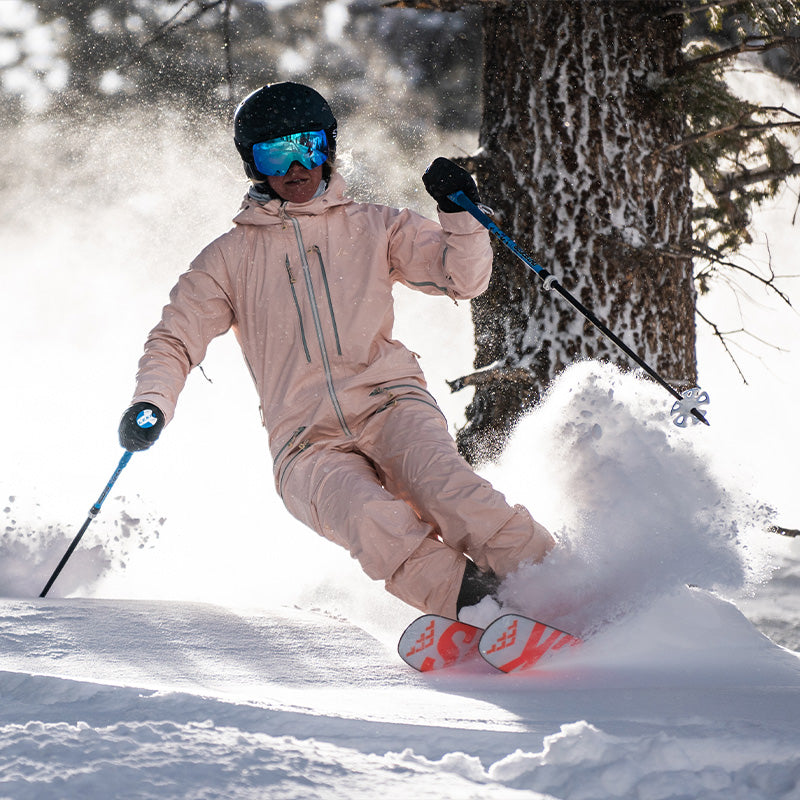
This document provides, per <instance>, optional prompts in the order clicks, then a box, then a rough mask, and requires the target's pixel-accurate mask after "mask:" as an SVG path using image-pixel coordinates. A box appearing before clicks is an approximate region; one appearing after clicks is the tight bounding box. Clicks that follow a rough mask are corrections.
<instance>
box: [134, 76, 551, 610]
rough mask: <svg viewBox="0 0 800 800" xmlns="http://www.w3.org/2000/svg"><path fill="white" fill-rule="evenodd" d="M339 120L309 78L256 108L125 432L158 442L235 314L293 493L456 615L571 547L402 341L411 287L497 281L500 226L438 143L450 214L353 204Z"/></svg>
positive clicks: (432, 181) (436, 173)
mask: <svg viewBox="0 0 800 800" xmlns="http://www.w3.org/2000/svg"><path fill="white" fill-rule="evenodd" d="M336 133H337V123H336V118H335V117H334V115H333V113H332V111H331V108H330V107H329V105H328V103H327V102H326V101H325V99H324V98H323V97H322V96H321V95H320V94H318V93H317V92H316V91H315V90H314V89H312V88H310V87H308V86H304V85H301V84H297V83H288V82H287V83H276V84H271V85H267V86H264V87H262V88H260V89H258V90H257V91H255V92H253V93H252V94H250V95H249V96H248V97H246V98H245V99H244V100H243V101H242V103H241V104H240V105H239V107H238V108H237V110H236V113H235V116H234V143H235V145H236V147H237V149H238V151H239V153H240V155H241V157H242V161H243V163H244V170H245V173H246V174H247V176H248V178H249V179H250V181H251V187H250V189H249V191H248V193H247V195H246V196H245V198H244V201H243V203H242V206H241V208H240V211H239V212H238V214H237V215H236V217H235V218H234V227H233V228H232V229H231V230H229V231H228V232H227V233H225V234H223V235H222V236H220V237H219V238H218V239H216V240H215V241H213V242H212V243H211V244H209V245H208V246H207V247H206V248H205V249H204V250H203V251H202V252H201V253H200V254H199V255H198V256H197V258H196V259H195V260H194V261H193V262H192V263H191V265H190V268H189V270H188V271H187V272H185V273H184V274H183V275H181V276H180V278H179V280H178V282H177V284H176V286H175V287H174V288H173V290H172V292H171V294H170V302H169V304H168V305H167V306H165V308H164V310H163V315H162V318H161V321H160V322H159V323H158V325H157V326H156V327H155V328H154V329H153V330H152V331H151V332H150V334H149V337H148V339H147V341H146V344H145V349H144V355H143V356H142V358H141V360H140V362H139V370H138V373H137V380H136V390H135V394H134V397H133V400H132V404H131V406H130V407H129V408H128V409H127V410H126V412H125V413H124V414H123V417H122V420H121V422H120V426H119V438H120V443H121V444H122V446H123V447H124V448H125V449H126V450H129V451H136V450H143V449H146V448H148V447H150V446H151V445H152V444H153V443H154V442H155V441H156V439H157V438H158V436H159V434H160V433H161V431H162V429H163V428H164V426H165V425H166V424H167V423H169V421H170V420H171V418H172V417H173V414H174V411H175V406H176V403H177V399H178V395H179V393H180V391H181V390H182V388H183V386H184V383H185V380H186V377H187V375H188V373H189V371H190V370H191V369H192V368H193V367H195V366H196V365H198V364H199V363H200V362H201V361H202V360H203V358H204V355H205V352H206V348H207V346H208V344H209V343H210V341H211V340H212V339H213V338H214V337H216V336H219V335H221V334H223V333H225V332H226V331H228V330H229V329H231V328H232V329H233V330H234V332H235V334H236V336H237V338H238V341H239V344H240V346H241V349H242V352H243V354H244V358H245V361H246V362H247V365H248V367H249V369H250V372H251V374H252V377H253V380H254V382H255V385H256V389H257V391H258V394H259V397H260V400H261V414H262V421H263V423H264V425H265V427H266V428H267V430H268V434H269V442H270V449H271V453H272V456H273V458H274V474H275V486H276V488H277V491H278V493H279V494H280V497H281V498H282V500H283V502H284V504H285V505H286V508H287V509H288V510H289V511H290V513H291V514H293V515H294V516H295V517H296V518H297V519H299V520H301V521H302V522H303V523H305V524H306V525H307V526H309V527H311V528H312V529H314V530H315V531H316V532H317V533H319V534H321V535H322V536H324V537H326V538H327V539H329V540H331V541H333V542H335V543H336V544H339V545H341V546H343V547H345V548H347V550H349V551H350V553H351V555H352V556H353V557H354V558H356V559H358V561H359V562H360V564H361V566H362V568H363V570H364V571H365V572H366V574H367V575H368V576H369V577H370V578H372V579H374V580H381V581H384V582H385V586H386V589H387V590H388V591H389V592H391V593H392V594H394V595H396V596H397V597H399V598H401V599H402V600H404V601H405V602H407V603H409V604H410V605H412V606H414V607H416V608H418V609H420V610H422V611H424V612H430V613H437V614H442V615H444V616H449V617H457V615H458V613H459V612H460V611H461V610H462V608H464V607H466V606H471V605H474V604H475V603H477V602H479V601H480V600H481V599H482V598H483V597H485V596H487V595H490V596H491V595H494V594H495V592H496V590H497V588H498V586H499V583H500V580H501V579H502V578H503V577H504V576H505V575H507V574H509V573H510V572H512V571H513V570H515V569H516V568H517V567H518V566H519V565H520V564H521V563H523V562H526V561H530V562H539V561H541V560H542V559H543V558H544V556H545V555H546V554H547V552H548V551H549V550H550V549H551V548H552V546H553V544H554V540H553V537H552V536H551V535H550V533H549V532H548V531H547V530H546V529H545V528H544V527H543V526H542V525H540V524H538V523H537V522H535V521H534V520H533V518H532V517H531V515H530V514H529V512H528V511H527V510H526V509H525V508H524V507H522V506H519V505H518V506H515V507H511V506H510V505H509V504H508V503H507V502H506V500H505V498H504V497H503V495H502V494H501V493H500V492H498V491H496V490H495V489H494V488H493V487H492V486H491V485H490V484H489V483H488V482H487V481H486V480H484V479H483V478H481V477H479V476H478V475H476V474H475V473H474V472H473V470H472V469H471V467H470V466H469V465H468V464H467V462H466V461H464V459H462V458H461V456H460V455H459V453H458V451H457V449H456V446H455V442H454V441H453V439H452V438H451V436H450V435H449V433H448V430H447V422H446V420H445V419H444V416H443V414H442V412H441V411H440V409H439V408H438V406H437V404H436V401H435V400H434V398H433V396H432V395H431V394H430V393H429V392H428V390H427V389H426V383H425V379H424V376H423V374H422V371H421V369H420V367H419V366H418V364H417V360H416V357H415V355H414V354H413V353H411V352H410V351H409V350H407V349H406V348H405V347H404V346H403V345H402V344H401V343H400V342H398V341H395V340H393V339H392V338H391V335H392V324H393V319H394V315H393V303H392V283H393V282H395V281H399V282H400V283H402V284H404V285H406V286H409V287H411V288H413V289H418V290H419V291H422V292H425V293H427V294H431V295H440V296H441V295H446V296H449V297H452V298H454V299H468V298H472V297H475V296H477V295H478V294H480V293H481V292H483V291H485V289H486V287H487V285H488V281H489V277H490V274H491V264H492V251H491V248H490V245H489V237H488V234H487V233H486V231H485V229H483V228H482V227H481V226H480V225H479V224H478V223H476V222H475V221H474V220H473V219H472V218H471V217H470V215H469V214H467V213H464V212H463V211H461V209H460V208H459V207H458V206H457V205H456V204H454V203H453V202H452V201H451V200H449V199H448V197H447V195H448V194H450V193H452V192H455V191H458V190H463V191H464V192H465V193H466V195H467V196H468V197H470V199H472V200H473V201H474V202H476V203H477V202H478V201H479V198H478V190H477V187H476V185H475V182H474V181H473V179H472V177H471V176H470V175H469V174H468V173H467V172H466V171H465V170H463V169H461V168H460V167H458V166H457V165H456V164H454V163H453V162H451V161H448V160H447V159H444V158H437V159H436V160H435V161H434V162H433V163H432V164H431V165H430V166H429V168H428V169H427V171H426V172H425V174H424V176H423V182H424V185H425V188H426V189H427V191H428V192H429V193H430V195H431V196H432V197H433V198H434V199H435V200H436V201H437V203H438V209H439V223H438V224H437V223H435V222H433V221H431V220H429V219H426V218H425V217H422V216H420V215H418V214H416V213H414V212H412V211H409V210H407V209H404V210H398V209H394V208H390V207H387V206H382V205H377V204H372V203H358V202H355V201H354V200H352V199H350V198H349V197H347V196H346V195H345V190H346V186H345V182H344V179H343V178H342V177H341V175H340V174H338V173H337V171H336V166H335V161H336Z"/></svg>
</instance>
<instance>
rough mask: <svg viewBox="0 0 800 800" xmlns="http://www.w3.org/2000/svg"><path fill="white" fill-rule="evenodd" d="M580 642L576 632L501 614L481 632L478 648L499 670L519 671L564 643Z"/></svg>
mask: <svg viewBox="0 0 800 800" xmlns="http://www.w3.org/2000/svg"><path fill="white" fill-rule="evenodd" d="M579 644H581V640H580V639H579V638H578V637H577V636H572V634H569V633H566V632H565V631H562V630H559V629H558V628H553V627H551V626H550V625H545V624H544V623H543V622H538V621H537V620H535V619H529V618H528V617H523V616H521V615H519V614H504V615H503V616H502V617H498V618H497V619H496V620H495V621H494V622H492V623H491V624H490V625H489V626H488V627H487V628H486V630H485V631H484V632H483V634H482V635H481V638H480V642H479V645H478V649H479V651H480V654H481V655H482V656H483V658H484V659H485V660H486V661H488V662H489V663H490V664H491V665H492V666H493V667H496V668H497V669H499V670H500V671H501V672H522V671H524V670H527V669H531V668H532V667H535V666H537V665H538V664H539V663H541V661H542V660H546V659H547V658H549V657H550V656H551V655H552V654H553V653H555V652H557V651H558V650H561V649H562V648H564V647H575V646H577V645H579Z"/></svg>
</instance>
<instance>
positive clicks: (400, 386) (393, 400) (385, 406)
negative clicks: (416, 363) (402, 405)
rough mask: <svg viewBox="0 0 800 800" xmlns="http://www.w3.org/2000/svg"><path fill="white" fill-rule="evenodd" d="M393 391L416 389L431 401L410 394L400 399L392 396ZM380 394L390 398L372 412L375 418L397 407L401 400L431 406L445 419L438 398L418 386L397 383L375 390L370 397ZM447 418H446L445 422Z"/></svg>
mask: <svg viewBox="0 0 800 800" xmlns="http://www.w3.org/2000/svg"><path fill="white" fill-rule="evenodd" d="M392 389H414V390H416V391H418V392H424V393H425V394H426V395H428V397H430V398H431V399H430V400H426V399H425V398H424V397H414V396H413V395H410V394H404V395H401V396H400V397H395V396H394V395H393V394H392ZM379 394H386V395H388V396H389V399H388V400H387V401H386V403H384V404H383V405H382V406H381V407H380V408H378V409H376V410H375V411H373V412H372V416H373V417H374V416H375V415H376V414H380V413H381V412H383V411H386V410H387V409H389V408H391V407H392V406H396V405H397V404H398V403H399V402H400V401H401V400H415V401H416V402H417V403H425V405H426V406H430V407H431V408H435V409H436V410H437V411H438V412H439V413H440V414H441V415H442V416H443V417H444V411H442V409H441V408H439V404H438V403H437V402H436V398H435V397H434V396H433V395H432V394H431V393H430V392H429V391H428V390H427V389H423V388H422V387H421V386H417V385H416V384H413V383H396V384H394V385H393V386H379V387H378V388H377V389H373V390H372V391H371V392H370V393H369V396H370V397H374V396H375V395H379ZM446 419H447V417H445V420H446Z"/></svg>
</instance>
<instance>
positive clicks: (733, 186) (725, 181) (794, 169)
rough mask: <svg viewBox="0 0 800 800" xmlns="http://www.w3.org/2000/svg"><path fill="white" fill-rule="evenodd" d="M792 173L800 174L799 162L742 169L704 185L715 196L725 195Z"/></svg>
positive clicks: (791, 174) (778, 179)
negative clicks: (780, 165) (781, 165)
mask: <svg viewBox="0 0 800 800" xmlns="http://www.w3.org/2000/svg"><path fill="white" fill-rule="evenodd" d="M794 175H800V163H797V162H795V163H793V164H791V165H790V166H788V167H778V168H776V167H764V168H763V169H756V170H744V171H742V172H739V173H735V174H733V173H732V174H729V175H726V176H724V177H723V178H722V179H720V180H719V181H717V182H715V184H714V185H713V186H711V185H709V184H708V182H706V186H708V189H709V191H710V192H711V193H712V194H713V195H714V196H715V197H725V196H727V195H729V194H730V193H731V192H733V191H735V190H738V189H743V188H744V187H745V186H752V185H753V184H754V183H764V182H766V181H780V180H784V179H786V178H789V177H792V176H794Z"/></svg>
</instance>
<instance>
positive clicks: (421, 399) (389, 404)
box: [372, 394, 447, 421]
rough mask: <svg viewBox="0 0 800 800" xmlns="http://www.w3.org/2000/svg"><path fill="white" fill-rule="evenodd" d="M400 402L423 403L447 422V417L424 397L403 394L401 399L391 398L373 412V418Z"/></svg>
mask: <svg viewBox="0 0 800 800" xmlns="http://www.w3.org/2000/svg"><path fill="white" fill-rule="evenodd" d="M401 400H414V401H415V402H417V403H424V404H425V405H426V406H429V407H430V408H434V409H436V411H438V412H439V413H440V414H441V415H442V417H444V419H445V421H446V420H447V417H445V416H444V411H442V409H441V408H439V406H438V405H436V403H432V402H430V400H426V399H425V398H424V397H412V396H411V395H408V394H404V395H403V396H402V397H392V398H391V399H390V400H389V401H388V402H387V403H384V405H382V406H381V407H380V408H378V409H376V410H375V411H373V412H372V416H373V417H374V416H375V415H376V414H381V413H383V412H384V411H386V410H388V409H390V408H392V407H393V406H396V405H397V404H398V403H399V402H400V401H401Z"/></svg>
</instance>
